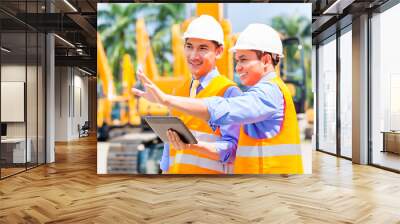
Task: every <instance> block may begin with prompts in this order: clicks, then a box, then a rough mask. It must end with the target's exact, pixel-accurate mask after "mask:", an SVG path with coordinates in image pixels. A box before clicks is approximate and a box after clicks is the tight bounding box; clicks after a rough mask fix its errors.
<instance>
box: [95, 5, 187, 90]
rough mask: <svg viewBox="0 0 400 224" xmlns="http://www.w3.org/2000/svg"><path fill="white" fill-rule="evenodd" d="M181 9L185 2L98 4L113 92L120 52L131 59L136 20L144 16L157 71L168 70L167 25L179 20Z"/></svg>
mask: <svg viewBox="0 0 400 224" xmlns="http://www.w3.org/2000/svg"><path fill="white" fill-rule="evenodd" d="M184 12H185V5H184V4H182V3H180V4H156V3H144V4H139V3H135V4H127V3H110V4H104V6H101V7H99V11H98V25H97V26H98V30H99V33H100V36H101V38H102V41H103V43H104V46H105V48H106V54H107V57H108V58H109V62H110V66H111V68H112V72H113V75H114V80H115V82H116V83H115V84H116V90H117V92H120V91H121V84H120V81H119V80H121V78H120V75H121V61H122V57H123V55H124V54H125V53H128V54H129V55H131V58H133V59H134V58H135V57H136V35H135V24H136V20H137V19H138V18H140V17H142V18H145V22H146V27H147V28H148V33H149V36H150V40H151V43H152V48H153V52H154V56H155V59H156V62H157V66H158V68H159V71H161V72H160V74H164V72H167V73H171V72H172V68H171V66H170V64H171V61H170V60H169V59H170V58H172V54H171V53H170V52H171V34H170V28H171V26H172V24H175V23H180V22H182V21H183V19H184Z"/></svg>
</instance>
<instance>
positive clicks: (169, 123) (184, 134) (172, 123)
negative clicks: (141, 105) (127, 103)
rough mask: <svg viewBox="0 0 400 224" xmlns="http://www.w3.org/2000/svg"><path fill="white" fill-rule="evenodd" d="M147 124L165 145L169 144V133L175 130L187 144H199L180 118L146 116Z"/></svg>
mask: <svg viewBox="0 0 400 224" xmlns="http://www.w3.org/2000/svg"><path fill="white" fill-rule="evenodd" d="M144 119H145V120H146V122H147V124H148V125H149V126H150V127H151V129H153V131H154V132H155V133H156V134H157V135H158V137H160V138H161V140H162V141H163V142H164V143H168V137H167V131H168V130H170V129H171V130H173V131H175V132H177V133H178V135H179V137H180V138H181V140H182V141H183V142H184V143H186V144H197V140H196V138H195V137H194V136H193V134H192V132H190V130H189V129H188V128H187V127H186V125H185V124H184V123H183V122H182V120H181V119H179V118H178V117H171V116H146V117H145V118H144Z"/></svg>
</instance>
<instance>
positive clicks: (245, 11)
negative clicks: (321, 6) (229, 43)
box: [224, 3, 311, 33]
mask: <svg viewBox="0 0 400 224" xmlns="http://www.w3.org/2000/svg"><path fill="white" fill-rule="evenodd" d="M282 15H288V16H289V15H299V16H305V17H307V18H309V20H310V22H311V3H228V4H225V5H224V18H227V19H229V20H230V22H231V24H232V32H233V33H237V32H240V31H242V30H244V29H245V28H246V26H247V25H248V24H250V23H255V22H259V23H267V24H268V23H269V22H270V21H271V19H272V18H273V17H275V16H282Z"/></svg>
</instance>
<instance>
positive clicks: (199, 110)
mask: <svg viewBox="0 0 400 224" xmlns="http://www.w3.org/2000/svg"><path fill="white" fill-rule="evenodd" d="M138 78H139V79H140V81H141V82H142V84H143V86H144V88H145V90H144V91H142V90H139V89H136V88H133V89H132V92H133V93H134V94H136V95H137V96H141V97H144V98H145V99H146V100H148V101H150V102H153V103H159V104H162V105H164V106H167V107H169V108H173V109H176V110H179V111H181V112H183V113H186V114H189V115H192V116H195V117H198V118H200V119H203V120H205V121H208V120H209V119H210V115H209V113H208V109H207V106H206V104H205V103H204V102H203V100H201V99H193V98H188V97H179V96H172V95H168V94H166V93H164V92H163V91H162V90H160V89H159V88H158V87H157V86H156V85H155V84H154V83H153V82H152V81H151V80H150V79H149V78H148V77H147V76H146V75H145V74H144V73H143V72H142V71H138Z"/></svg>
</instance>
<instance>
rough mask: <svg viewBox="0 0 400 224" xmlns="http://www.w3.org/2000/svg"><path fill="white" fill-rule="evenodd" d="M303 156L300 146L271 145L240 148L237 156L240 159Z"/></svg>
mask: <svg viewBox="0 0 400 224" xmlns="http://www.w3.org/2000/svg"><path fill="white" fill-rule="evenodd" d="M289 155H301V149H300V145H297V144H288V145H270V146H239V148H238V149H237V152H236V156H240V157H259V156H260V157H268V156H289Z"/></svg>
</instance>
